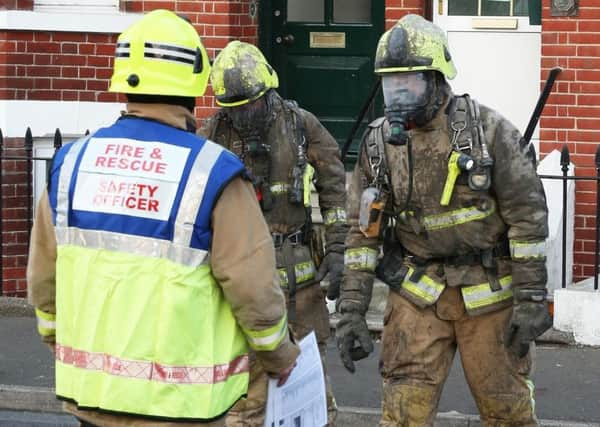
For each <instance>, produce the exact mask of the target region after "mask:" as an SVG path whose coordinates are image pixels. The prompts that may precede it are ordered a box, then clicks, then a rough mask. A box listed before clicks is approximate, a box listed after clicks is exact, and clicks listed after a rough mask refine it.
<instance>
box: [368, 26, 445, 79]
mask: <svg viewBox="0 0 600 427" xmlns="http://www.w3.org/2000/svg"><path fill="white" fill-rule="evenodd" d="M425 70H436V71H439V72H440V73H442V74H443V75H444V76H446V77H447V78H448V79H453V78H454V77H455V76H456V68H455V67H454V63H453V62H452V57H451V56H450V51H449V50H448V40H447V39H446V35H445V34H444V31H443V30H442V29H441V28H440V27H438V26H437V25H435V24H433V23H432V22H430V21H428V20H426V19H425V18H423V17H421V16H419V15H412V14H410V15H406V16H404V17H403V18H402V19H400V20H399V21H398V22H397V23H396V25H394V26H393V27H392V28H390V29H389V30H388V31H386V32H385V33H383V35H382V36H381V38H380V39H379V43H378V44H377V53H376V55H375V74H380V75H381V74H385V73H407V72H416V71H425Z"/></svg>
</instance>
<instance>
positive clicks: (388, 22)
mask: <svg viewBox="0 0 600 427" xmlns="http://www.w3.org/2000/svg"><path fill="white" fill-rule="evenodd" d="M425 1H426V0H386V1H385V28H386V29H388V28H390V27H392V26H393V25H394V24H395V23H396V22H398V20H399V19H400V18H402V17H403V16H404V15H407V14H409V13H414V14H416V15H424V13H425Z"/></svg>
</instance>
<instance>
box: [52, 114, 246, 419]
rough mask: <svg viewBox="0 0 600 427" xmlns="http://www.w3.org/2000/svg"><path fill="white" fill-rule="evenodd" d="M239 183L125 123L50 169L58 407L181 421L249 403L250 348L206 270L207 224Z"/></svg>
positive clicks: (189, 138) (79, 145)
mask: <svg viewBox="0 0 600 427" xmlns="http://www.w3.org/2000/svg"><path fill="white" fill-rule="evenodd" d="M242 171H243V165H242V164H241V162H239V160H238V159H237V158H235V157H234V156H233V155H232V154H231V153H229V152H227V151H226V150H223V149H222V148H221V147H219V146H218V145H216V144H213V143H211V142H209V141H205V140H203V139H199V138H197V137H195V136H194V135H192V134H190V133H187V132H184V131H180V130H177V129H175V128H172V127H169V126H166V125H163V124H160V123H158V122H152V121H147V120H142V119H137V118H124V119H121V120H119V121H117V122H116V123H115V124H114V125H112V126H111V127H108V128H105V129H101V130H100V131H98V132H97V133H95V134H94V135H93V136H92V137H91V138H86V139H82V140H79V141H76V142H74V143H72V144H68V145H66V146H65V147H63V148H62V149H61V150H60V151H59V152H58V153H57V155H56V156H55V159H54V164H53V168H52V171H51V177H50V185H49V196H50V204H51V207H52V209H53V213H54V222H55V227H56V237H57V243H58V259H57V271H56V312H57V315H56V350H57V351H56V394H57V395H58V396H59V397H60V398H63V399H66V400H70V401H73V402H75V403H76V404H77V405H78V406H79V407H82V408H92V409H101V410H105V411H113V412H117V413H130V414H136V415H141V416H148V417H160V418H163V419H164V418H166V419H177V420H188V421H190V420H208V419H213V418H216V417H219V416H221V415H223V414H224V413H225V412H226V411H227V410H228V409H229V408H230V407H231V406H232V405H233V404H234V403H235V402H236V401H237V400H238V399H239V398H240V397H242V396H243V395H244V394H245V393H246V392H247V387H248V358H247V342H246V338H245V337H244V333H243V331H242V330H241V328H240V327H239V325H238V324H237V322H236V320H235V318H234V316H233V313H232V310H231V307H230V305H229V303H228V302H227V301H226V300H225V298H224V296H223V293H222V290H221V288H220V287H219V286H218V284H217V283H216V281H215V279H214V277H213V276H212V274H211V269H210V265H209V263H208V256H209V249H210V242H211V237H212V236H211V229H210V216H211V213H212V209H213V207H214V204H215V203H216V200H217V198H218V195H219V194H220V192H221V191H222V189H223V188H224V186H225V185H226V184H227V183H228V182H229V181H230V180H231V179H232V178H233V177H235V176H236V175H239V174H240V173H242Z"/></svg>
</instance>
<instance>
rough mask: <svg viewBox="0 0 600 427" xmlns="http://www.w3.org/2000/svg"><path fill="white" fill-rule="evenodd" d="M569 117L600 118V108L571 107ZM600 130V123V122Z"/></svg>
mask: <svg viewBox="0 0 600 427" xmlns="http://www.w3.org/2000/svg"><path fill="white" fill-rule="evenodd" d="M569 115H570V116H572V117H578V118H579V117H596V118H597V117H600V107H598V108H594V107H569ZM598 129H600V122H598Z"/></svg>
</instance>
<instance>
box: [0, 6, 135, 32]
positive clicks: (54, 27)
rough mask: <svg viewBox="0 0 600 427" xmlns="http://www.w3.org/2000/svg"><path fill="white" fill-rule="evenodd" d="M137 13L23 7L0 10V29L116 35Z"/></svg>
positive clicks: (128, 24)
mask: <svg viewBox="0 0 600 427" xmlns="http://www.w3.org/2000/svg"><path fill="white" fill-rule="evenodd" d="M140 16H142V14H139V13H119V12H114V13H85V14H84V13H81V12H75V11H73V12H71V13H60V12H59V13H54V12H52V13H50V12H34V11H25V10H4V11H0V30H20V31H65V32H76V33H104V34H106V33H109V34H111V33H114V34H119V33H121V32H123V30H125V29H126V28H127V27H129V26H130V25H131V24H133V23H134V22H135V21H136V20H137V19H139V18H140Z"/></svg>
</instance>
